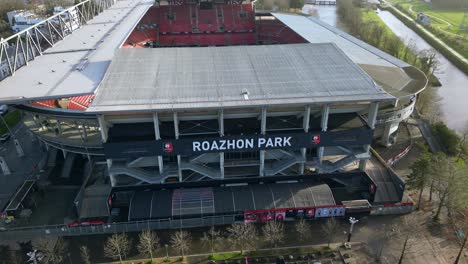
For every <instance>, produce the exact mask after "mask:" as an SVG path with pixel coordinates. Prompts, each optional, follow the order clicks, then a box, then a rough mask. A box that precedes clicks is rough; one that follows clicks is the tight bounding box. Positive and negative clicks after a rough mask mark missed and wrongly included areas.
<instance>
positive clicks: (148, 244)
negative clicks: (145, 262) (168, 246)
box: [137, 229, 159, 260]
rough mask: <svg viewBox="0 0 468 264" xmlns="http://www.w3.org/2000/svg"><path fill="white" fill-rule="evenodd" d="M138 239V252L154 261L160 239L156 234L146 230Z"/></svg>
mask: <svg viewBox="0 0 468 264" xmlns="http://www.w3.org/2000/svg"><path fill="white" fill-rule="evenodd" d="M138 238H139V241H138V246H137V248H138V252H140V254H141V255H144V256H149V257H150V258H151V260H153V253H154V252H155V251H157V250H158V248H159V237H158V235H157V234H156V232H154V231H151V230H149V229H146V230H143V231H142V232H141V233H140V235H139V236H138Z"/></svg>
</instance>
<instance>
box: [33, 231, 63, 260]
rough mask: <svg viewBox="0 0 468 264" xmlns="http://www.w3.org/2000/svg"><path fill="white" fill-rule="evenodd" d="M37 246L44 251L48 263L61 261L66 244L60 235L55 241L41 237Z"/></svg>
mask: <svg viewBox="0 0 468 264" xmlns="http://www.w3.org/2000/svg"><path fill="white" fill-rule="evenodd" d="M37 248H38V249H39V250H40V251H42V252H43V253H44V255H45V256H46V257H47V259H48V260H49V262H50V263H52V264H58V263H60V262H62V261H63V255H64V254H65V250H66V248H67V245H66V243H65V241H64V240H63V238H62V237H59V238H57V240H55V241H54V240H53V239H49V238H41V239H40V240H39V242H38V245H37Z"/></svg>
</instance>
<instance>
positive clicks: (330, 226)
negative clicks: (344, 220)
mask: <svg viewBox="0 0 468 264" xmlns="http://www.w3.org/2000/svg"><path fill="white" fill-rule="evenodd" d="M338 227H339V225H338V222H337V221H336V220H335V218H333V217H332V218H328V219H327V221H326V222H325V224H324V225H322V232H323V234H324V235H325V237H326V239H327V243H328V247H330V243H331V242H332V240H333V238H334V237H335V236H336V232H337V231H338Z"/></svg>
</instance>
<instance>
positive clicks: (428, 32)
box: [384, 0, 468, 64]
mask: <svg viewBox="0 0 468 264" xmlns="http://www.w3.org/2000/svg"><path fill="white" fill-rule="evenodd" d="M384 3H385V4H387V5H388V6H389V7H390V8H392V9H393V10H395V12H397V13H399V14H400V15H402V16H403V17H405V18H407V19H408V20H410V21H413V22H414V23H415V24H416V26H417V27H418V28H419V29H421V30H422V31H423V32H424V33H426V34H428V35H429V36H430V37H431V38H433V39H434V40H435V41H436V42H438V43H439V44H441V45H442V46H444V47H445V48H447V49H448V50H449V51H450V52H451V53H452V54H453V55H454V56H456V57H458V58H459V59H460V60H462V61H463V62H464V63H467V64H468V59H466V58H465V57H464V56H463V55H461V54H460V53H458V52H457V51H456V50H454V49H452V48H451V47H450V46H449V45H447V44H445V42H443V41H442V40H440V39H439V38H438V37H436V36H435V35H434V34H432V33H431V32H430V31H428V30H427V29H425V28H424V27H423V26H421V25H420V24H419V23H417V22H416V21H415V20H414V19H413V18H412V17H409V16H408V15H406V14H405V13H403V12H401V11H400V10H398V8H396V7H394V6H393V5H392V4H391V3H390V2H388V1H386V0H384Z"/></svg>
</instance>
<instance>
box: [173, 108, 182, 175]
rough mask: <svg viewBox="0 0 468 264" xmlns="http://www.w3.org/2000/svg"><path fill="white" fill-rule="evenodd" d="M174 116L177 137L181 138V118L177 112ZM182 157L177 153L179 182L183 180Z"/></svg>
mask: <svg viewBox="0 0 468 264" xmlns="http://www.w3.org/2000/svg"><path fill="white" fill-rule="evenodd" d="M173 118H174V134H175V138H176V139H179V118H178V116H177V112H174V113H173ZM180 163H181V157H180V155H177V174H178V175H179V182H182V170H181V169H180Z"/></svg>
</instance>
